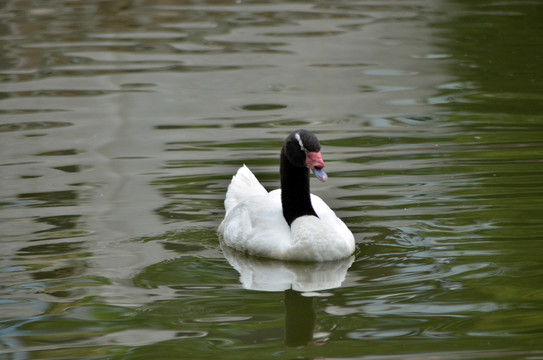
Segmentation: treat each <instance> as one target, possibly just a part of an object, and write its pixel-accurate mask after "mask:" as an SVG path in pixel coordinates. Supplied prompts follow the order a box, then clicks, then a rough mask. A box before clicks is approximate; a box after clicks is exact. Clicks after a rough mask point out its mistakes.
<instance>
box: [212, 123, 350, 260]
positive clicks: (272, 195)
mask: <svg viewBox="0 0 543 360" xmlns="http://www.w3.org/2000/svg"><path fill="white" fill-rule="evenodd" d="M320 150H321V146H320V143H319V140H318V139H317V137H316V136H315V135H314V134H313V133H311V132H309V131H307V130H297V131H294V132H293V133H291V134H290V135H289V136H287V138H286V139H285V142H284V144H283V147H282V149H281V157H280V176H281V189H277V190H273V191H271V192H269V193H268V192H267V191H266V189H264V187H263V186H262V185H261V184H260V182H259V181H258V180H257V178H256V177H255V176H254V175H253V173H252V172H251V170H249V168H248V167H246V166H245V165H243V166H242V167H241V168H239V170H238V171H237V173H236V175H235V176H234V177H233V178H232V182H231V183H230V185H229V186H228V191H227V192H226V198H225V200H224V207H225V210H226V215H225V217H224V220H223V221H222V222H221V224H220V225H219V229H218V231H219V235H220V236H221V240H222V241H223V243H224V244H225V245H227V246H229V247H231V248H234V249H236V250H239V251H243V252H246V253H248V254H250V255H255V256H262V257H268V258H273V259H280V260H292V261H329V260H338V259H343V258H346V257H349V256H350V255H352V254H353V252H354V248H355V242H354V236H353V234H352V233H351V231H350V230H349V228H347V226H346V225H345V223H343V221H341V219H340V218H338V217H337V216H336V214H335V213H334V211H333V210H332V209H330V207H329V206H328V205H326V203H325V202H324V201H323V200H322V199H321V198H319V197H318V196H316V195H313V194H310V192H309V170H312V171H313V174H314V175H315V176H316V177H317V178H318V179H319V180H321V181H326V179H327V178H328V176H327V175H326V173H325V172H324V170H323V167H324V161H323V160H322V156H321V153H320Z"/></svg>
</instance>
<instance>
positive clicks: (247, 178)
mask: <svg viewBox="0 0 543 360" xmlns="http://www.w3.org/2000/svg"><path fill="white" fill-rule="evenodd" d="M266 194H268V192H267V191H266V189H264V186H262V185H261V184H260V182H259V181H258V179H257V178H256V177H255V176H254V174H253V173H252V172H251V170H249V168H248V167H247V166H245V165H243V166H242V167H240V168H239V169H238V172H237V173H236V175H234V177H232V182H230V185H228V191H227V192H226V197H225V199H224V208H225V210H226V212H228V211H229V210H230V209H231V208H233V207H234V206H235V205H236V204H238V203H240V202H242V201H243V200H245V199H249V198H251V197H255V196H263V195H266Z"/></svg>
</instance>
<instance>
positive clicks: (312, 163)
mask: <svg viewBox="0 0 543 360" xmlns="http://www.w3.org/2000/svg"><path fill="white" fill-rule="evenodd" d="M305 163H306V165H307V167H308V168H310V169H311V171H313V175H315V177H316V178H317V179H319V180H320V181H323V182H324V181H326V180H327V179H328V175H326V172H324V170H323V168H324V160H322V156H321V153H320V152H308V153H307V155H306V157H305Z"/></svg>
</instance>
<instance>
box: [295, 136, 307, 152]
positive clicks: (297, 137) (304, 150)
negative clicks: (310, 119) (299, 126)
mask: <svg viewBox="0 0 543 360" xmlns="http://www.w3.org/2000/svg"><path fill="white" fill-rule="evenodd" d="M294 137H295V138H296V140H298V144H299V145H300V150H302V151H303V152H307V150H306V149H305V147H304V143H303V142H302V138H301V137H300V134H299V133H296V134H294Z"/></svg>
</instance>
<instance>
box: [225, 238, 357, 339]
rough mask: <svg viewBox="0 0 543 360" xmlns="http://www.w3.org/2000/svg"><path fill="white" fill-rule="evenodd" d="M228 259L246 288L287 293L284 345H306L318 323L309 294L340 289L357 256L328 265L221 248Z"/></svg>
mask: <svg viewBox="0 0 543 360" xmlns="http://www.w3.org/2000/svg"><path fill="white" fill-rule="evenodd" d="M222 250H223V253H224V256H225V258H226V259H227V260H228V262H229V263H230V265H231V266H232V267H233V268H234V269H236V270H237V271H238V273H239V274H240V277H239V278H240V282H241V284H242V285H243V287H244V288H245V289H248V290H257V291H272V292H279V291H282V292H283V293H284V303H285V344H286V345H287V346H303V345H307V344H310V343H311V342H312V341H313V330H314V327H315V322H316V314H315V309H314V308H313V296H311V295H312V294H309V293H310V292H315V291H320V290H329V289H333V288H337V287H339V286H341V284H342V282H343V281H344V280H345V276H346V275H347V270H348V269H349V267H350V266H351V264H352V263H353V261H354V256H351V257H349V258H347V259H343V260H336V261H326V262H307V263H306V262H284V261H279V260H273V259H265V258H258V257H252V256H248V255H245V254H244V253H241V252H239V251H236V250H232V249H230V248H229V247H227V246H222Z"/></svg>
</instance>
